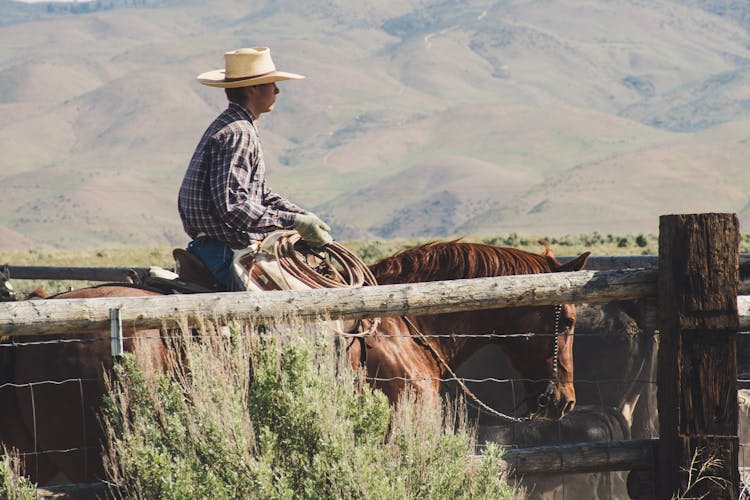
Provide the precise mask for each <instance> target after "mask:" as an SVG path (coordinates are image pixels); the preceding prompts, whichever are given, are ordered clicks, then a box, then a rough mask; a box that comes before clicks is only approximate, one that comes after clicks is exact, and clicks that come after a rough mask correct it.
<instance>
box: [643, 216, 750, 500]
mask: <svg viewBox="0 0 750 500" xmlns="http://www.w3.org/2000/svg"><path fill="white" fill-rule="evenodd" d="M739 237H740V236H739V221H738V219H737V216H736V215H735V214H697V215H665V216H662V217H661V218H660V220H659V278H658V306H659V312H658V315H659V319H658V321H659V332H660V338H659V367H658V372H657V382H658V389H657V394H658V408H659V428H660V430H659V433H660V435H659V446H658V450H657V470H656V472H657V476H656V489H657V495H658V498H663V499H670V498H672V497H673V495H675V494H685V493H686V491H685V490H686V489H687V488H688V487H691V489H690V491H689V492H687V493H689V494H688V495H686V496H689V497H691V498H695V497H700V498H702V497H701V495H703V494H706V495H707V496H706V498H712V499H713V498H722V499H732V500H735V499H736V498H737V497H738V495H739V470H738V449H739V439H738V437H737V420H738V408H737V360H736V349H735V341H736V335H737V330H738V327H739V318H738V314H737V283H738V266H739ZM708 459H718V460H719V461H720V465H719V466H718V467H717V468H714V469H712V470H709V471H707V472H706V475H708V476H713V478H718V481H712V480H709V479H704V480H702V481H699V482H698V483H697V484H696V483H695V481H696V479H697V477H696V476H697V475H698V474H697V470H696V469H695V468H696V467H698V468H700V466H701V465H703V464H705V463H706V460H708ZM691 467H693V470H694V472H693V474H692V481H691V480H690V479H691V477H690V476H689V473H688V471H689V470H690V468H691ZM689 482H691V483H692V485H691V484H689Z"/></svg>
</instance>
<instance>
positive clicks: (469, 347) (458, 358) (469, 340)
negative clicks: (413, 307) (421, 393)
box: [410, 313, 486, 370]
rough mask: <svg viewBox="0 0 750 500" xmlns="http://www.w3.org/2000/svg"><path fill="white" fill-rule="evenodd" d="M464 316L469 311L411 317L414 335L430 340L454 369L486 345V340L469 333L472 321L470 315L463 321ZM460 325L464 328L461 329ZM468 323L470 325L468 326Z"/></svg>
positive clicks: (431, 344)
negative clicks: (482, 340)
mask: <svg viewBox="0 0 750 500" xmlns="http://www.w3.org/2000/svg"><path fill="white" fill-rule="evenodd" d="M463 316H468V315H467V313H454V314H441V315H438V316H421V317H418V318H411V319H410V321H411V323H412V325H413V327H414V329H416V331H413V332H412V336H414V337H416V338H418V339H420V340H421V341H423V342H428V343H429V344H430V347H431V349H433V350H434V351H435V352H436V353H437V354H438V355H439V356H440V358H441V359H442V360H443V361H444V362H445V363H446V364H447V365H448V366H449V367H450V368H451V369H453V370H455V369H457V368H458V367H459V366H461V364H462V363H463V362H464V361H466V360H467V359H469V358H470V357H471V356H472V354H474V353H475V352H477V351H478V350H479V349H481V348H482V347H483V346H484V345H486V342H484V343H483V342H479V341H478V340H479V339H477V337H473V336H469V335H467V333H471V331H472V330H471V326H470V325H471V322H470V321H468V317H467V320H466V321H462V320H461V317H463ZM469 317H470V316H469ZM453 325H455V326H453ZM458 325H460V326H461V327H462V328H460V329H459V327H458ZM467 325H469V326H468V328H467V327H466V326H467ZM422 335H424V338H422Z"/></svg>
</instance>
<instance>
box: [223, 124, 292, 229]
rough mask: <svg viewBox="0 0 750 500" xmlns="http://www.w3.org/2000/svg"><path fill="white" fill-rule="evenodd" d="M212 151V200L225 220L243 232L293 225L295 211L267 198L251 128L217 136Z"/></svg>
mask: <svg viewBox="0 0 750 500" xmlns="http://www.w3.org/2000/svg"><path fill="white" fill-rule="evenodd" d="M210 150H211V156H212V162H211V163H212V169H211V171H210V172H209V176H210V180H209V185H210V193H211V201H212V203H213V205H214V208H215V209H216V212H217V216H218V217H219V218H220V219H221V220H222V222H224V223H225V224H227V225H228V226H230V227H231V228H233V229H235V230H237V231H243V232H270V231H274V230H276V229H290V228H292V226H293V224H294V213H293V211H290V210H285V209H284V207H283V206H278V207H276V206H271V205H268V204H267V202H266V200H265V198H264V195H265V191H266V188H265V179H261V178H258V177H259V176H258V172H257V147H255V142H254V141H253V138H252V137H251V135H250V132H249V131H247V130H233V131H231V133H226V134H221V135H218V136H214V138H212V140H211V144H210Z"/></svg>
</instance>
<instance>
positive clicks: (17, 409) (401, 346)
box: [0, 242, 588, 484]
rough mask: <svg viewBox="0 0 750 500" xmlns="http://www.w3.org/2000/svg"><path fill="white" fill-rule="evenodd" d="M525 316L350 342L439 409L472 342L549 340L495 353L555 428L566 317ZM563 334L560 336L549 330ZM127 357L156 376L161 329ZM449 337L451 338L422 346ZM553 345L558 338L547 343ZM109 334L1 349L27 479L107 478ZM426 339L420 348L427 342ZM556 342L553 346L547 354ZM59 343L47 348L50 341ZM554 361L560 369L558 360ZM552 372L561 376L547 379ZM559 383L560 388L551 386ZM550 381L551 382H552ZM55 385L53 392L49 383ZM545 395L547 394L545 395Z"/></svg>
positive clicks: (567, 404)
mask: <svg viewBox="0 0 750 500" xmlns="http://www.w3.org/2000/svg"><path fill="white" fill-rule="evenodd" d="M587 257H588V254H584V255H582V256H580V257H579V258H577V259H575V260H574V261H572V262H569V263H567V264H564V265H563V264H560V263H559V262H558V261H557V260H556V259H555V258H554V257H553V256H552V254H551V252H549V251H546V252H545V253H544V254H543V255H536V254H531V253H528V252H522V251H519V250H514V249H508V248H496V247H490V246H486V245H476V244H469V243H458V242H453V243H436V244H430V245H426V246H422V247H419V248H416V249H413V250H408V251H405V252H402V253H400V254H397V255H395V256H393V257H391V258H389V259H385V260H383V261H381V262H379V263H377V264H374V265H373V266H372V270H373V271H374V273H375V275H376V276H377V279H378V281H379V282H380V283H383V284H387V283H406V282H416V281H430V280H445V279H458V278H475V277H486V276H497V275H505V274H524V273H540V272H555V271H575V270H579V269H581V268H582V267H583V265H584V263H585V261H586V258H587ZM145 295H158V294H157V293H155V292H152V291H148V290H141V289H137V288H133V287H129V286H99V287H93V288H86V289H81V290H76V291H73V292H67V293H63V294H60V295H57V296H55V297H53V298H52V300H54V299H68V298H93V297H116V296H145ZM559 311H560V312H559V313H558V314H557V316H559V317H556V313H555V307H534V308H532V307H525V308H514V309H499V310H492V311H478V312H465V313H453V314H440V315H435V316H421V317H412V318H384V319H383V320H382V322H381V324H380V326H379V328H378V330H377V332H376V334H375V335H374V336H371V337H368V338H367V339H366V340H365V344H366V345H367V348H366V349H365V352H364V353H363V352H362V349H361V345H362V344H361V343H359V342H352V344H351V346H350V349H349V355H350V358H351V362H352V364H353V365H359V364H360V363H361V361H362V360H364V361H365V363H366V367H367V375H368V377H369V378H370V381H371V383H372V384H373V385H375V386H376V387H379V388H380V389H382V390H383V391H384V393H385V394H386V395H387V396H388V398H389V399H390V401H391V402H393V403H395V402H397V401H398V398H399V396H400V395H401V393H402V392H403V390H404V388H405V387H406V386H407V384H410V385H411V386H413V387H414V388H415V389H416V390H417V392H418V393H419V394H420V395H421V396H422V397H423V399H425V400H427V401H432V402H434V401H437V400H438V398H439V389H440V385H441V384H440V380H439V379H441V378H445V377H446V374H447V373H449V372H450V370H453V369H455V368H456V367H457V366H458V365H460V364H461V363H462V362H464V361H465V360H466V359H467V358H468V357H469V356H470V355H471V354H472V353H473V352H475V351H476V350H477V349H479V348H481V347H482V346H484V345H487V344H488V343H489V342H491V341H498V339H497V338H494V337H489V338H488V337H486V336H479V337H474V336H470V335H473V334H486V333H493V334H502V333H526V332H538V333H546V334H549V335H543V336H524V337H515V338H509V339H501V340H500V345H501V346H502V347H503V349H505V351H506V352H507V353H508V354H509V356H510V357H511V359H512V362H513V364H514V366H515V368H516V369H517V370H518V371H519V373H520V374H521V375H522V376H523V377H524V378H525V379H528V381H529V382H527V384H528V390H529V393H530V394H535V395H536V394H545V395H546V396H545V397H546V398H547V399H548V400H549V404H547V405H542V406H543V407H542V408H531V410H532V411H534V412H536V413H537V414H538V415H539V416H541V417H544V418H553V419H558V418H562V417H563V416H564V415H565V414H567V413H568V412H570V410H572V408H573V405H574V404H575V393H574V390H573V360H572V350H571V346H572V337H570V334H572V333H573V324H574V323H575V310H574V307H573V306H569V305H565V306H562V307H561V308H560V309H559ZM556 323H557V324H558V325H559V329H557V330H556V328H555V324H556ZM124 333H125V336H126V338H127V341H126V344H125V349H126V350H127V351H130V352H134V353H136V359H137V360H138V362H139V364H140V365H141V366H142V367H144V368H145V370H144V371H145V372H150V373H155V372H158V371H160V370H163V369H164V368H165V366H166V357H167V356H168V354H169V353H168V351H167V347H166V346H165V344H164V343H163V342H162V340H161V338H160V332H159V331H158V330H135V331H133V330H131V331H126V332H124ZM434 334H452V337H451V338H450V339H446V338H435V337H430V336H429V335H434ZM552 334H560V335H559V336H558V335H552ZM109 336H110V333H109V331H103V332H97V333H92V334H86V335H69V336H65V340H69V341H68V342H63V343H61V342H59V340H60V336H59V335H57V336H54V337H52V336H42V337H34V338H31V337H23V338H20V339H17V340H18V342H19V343H22V344H25V345H22V346H15V347H13V348H12V349H10V348H4V349H0V356H2V357H3V358H2V359H0V369H1V371H0V377H1V378H0V408H3V411H1V412H0V441H1V442H2V443H4V444H6V445H7V446H13V447H16V448H18V449H19V450H20V451H21V452H22V453H24V454H25V455H24V458H25V466H26V469H25V470H26V472H27V474H29V475H30V476H31V477H32V479H33V480H35V481H37V482H39V483H40V484H50V483H54V482H57V481H62V482H90V481H94V480H98V479H101V478H103V477H104V471H103V466H102V459H101V442H102V431H101V427H100V421H99V417H98V415H99V411H100V405H101V400H102V396H103V395H104V394H105V390H106V388H105V384H104V375H103V373H105V372H107V371H108V370H110V369H111V368H112V364H113V360H112V356H111V352H110V342H109ZM423 336H424V337H423ZM555 338H558V340H559V343H558V344H557V348H555ZM53 339H54V340H56V342H50V343H44V342H45V341H49V340H53ZM555 359H557V364H556V363H555V362H554V360H555ZM556 367H559V376H558V377H555V376H554V373H555V372H556ZM555 379H556V380H555ZM549 380H553V382H552V383H548V381H549ZM50 381H54V383H50ZM545 390H547V392H545Z"/></svg>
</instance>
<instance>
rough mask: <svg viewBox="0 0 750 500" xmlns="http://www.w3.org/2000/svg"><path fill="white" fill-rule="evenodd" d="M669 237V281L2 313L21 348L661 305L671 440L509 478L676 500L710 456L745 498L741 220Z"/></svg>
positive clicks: (665, 410) (684, 224)
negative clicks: (627, 481) (595, 484)
mask: <svg viewBox="0 0 750 500" xmlns="http://www.w3.org/2000/svg"><path fill="white" fill-rule="evenodd" d="M660 229H661V233H660V256H659V267H658V271H655V270H645V269H640V270H616V271H580V272H576V273H563V274H561V275H557V276H553V275H549V276H546V275H545V276H524V277H512V278H511V277H500V278H483V279H477V280H465V281H464V280H459V281H452V282H435V283H426V284H419V285H413V284H412V285H387V286H380V287H373V288H363V289H360V290H357V291H356V292H357V293H353V292H352V291H351V290H343V291H342V290H316V291H310V292H273V293H268V294H261V295H252V296H247V295H246V294H231V295H222V294H217V295H213V294H204V295H192V296H167V297H159V298H149V299H148V300H146V299H143V298H138V299H135V298H131V299H126V298H118V299H93V300H89V301H85V302H80V301H79V302H76V301H72V300H71V301H56V302H55V303H53V302H34V303H32V302H19V303H12V304H4V305H2V306H1V307H0V334H2V335H13V336H21V335H24V334H34V333H40V332H44V331H46V330H48V329H49V328H50V327H54V328H55V329H56V331H60V332H63V331H65V330H66V329H68V330H75V331H85V330H90V329H97V328H102V327H109V326H110V325H111V324H112V323H113V322H112V318H118V320H117V321H121V322H122V324H123V325H126V326H127V325H130V324H133V323H134V322H137V323H138V325H139V326H140V327H154V328H160V327H162V326H163V325H164V322H168V321H172V320H176V319H179V318H184V317H185V316H187V319H188V321H196V320H199V318H200V317H201V316H208V317H227V318H228V317H235V318H252V319H254V320H258V319H260V320H263V321H274V319H276V318H279V317H283V316H285V315H289V314H294V315H298V316H300V317H302V318H303V319H304V318H307V319H310V320H314V319H316V318H318V317H319V316H320V314H321V311H325V313H326V314H327V315H328V316H329V317H330V318H332V319H348V318H358V317H363V316H388V315H402V314H410V315H419V314H435V313H441V312H448V311H454V310H472V309H473V310H478V309H485V308H497V307H509V306H525V305H551V304H557V303H560V302H574V303H587V304H591V303H607V302H612V301H623V300H639V301H647V300H655V301H656V304H657V310H658V311H659V312H658V314H654V313H653V309H652V312H651V313H647V314H645V318H646V320H645V321H646V323H650V324H651V325H654V324H655V325H656V330H657V331H658V335H659V339H660V342H659V344H660V350H659V362H660V363H659V367H660V368H659V374H658V387H659V390H658V396H659V398H658V407H659V419H660V425H659V429H660V431H659V432H660V433H659V439H658V440H636V441H632V440H631V441H627V442H608V443H600V444H592V443H585V444H575V443H574V444H569V445H565V446H556V447H546V448H543V447H536V448H533V449H517V450H511V451H510V452H509V453H508V454H507V455H506V458H507V462H508V466H509V467H510V468H512V469H514V470H515V471H516V473H519V474H534V473H539V472H564V473H576V472H591V471H611V470H622V471H638V473H637V474H635V475H633V476H632V477H633V479H632V481H631V483H632V489H631V494H633V495H634V496H635V497H636V498H670V497H671V495H672V494H673V493H674V492H676V491H678V490H684V488H685V487H686V486H687V477H686V473H685V472H684V468H685V467H689V466H690V465H691V463H690V460H691V459H692V457H693V454H694V453H695V452H696V450H698V449H702V450H704V451H706V450H707V451H708V452H709V453H710V455H712V456H714V457H717V458H720V459H721V460H722V464H723V466H722V470H721V471H719V472H717V476H718V477H720V478H722V479H723V480H724V481H726V482H725V483H719V485H718V486H717V484H714V483H710V484H707V486H708V489H707V490H705V492H706V493H710V494H711V497H712V498H737V497H738V495H739V488H740V481H739V463H738V453H739V446H740V443H739V438H738V435H737V425H738V411H737V408H738V404H737V379H738V376H737V365H736V363H735V362H733V360H735V359H736V355H735V354H736V347H735V346H736V333H737V331H738V330H739V329H740V328H747V327H748V326H750V325H748V320H749V319H750V318H748V316H747V314H746V312H744V311H745V310H746V309H747V306H745V305H744V304H745V301H744V299H742V298H740V299H738V297H737V282H738V267H739V254H738V244H737V243H738V238H739V228H738V223H737V219H736V217H734V216H732V215H728V214H704V215H698V216H665V217H663V218H662V220H661V228H660ZM738 301H739V303H740V306H739V308H740V312H741V313H742V314H738ZM111 311H117V313H114V314H113V313H112V312H111ZM113 331H115V332H117V331H118V329H117V328H114V330H113ZM656 456H658V457H660V459H659V460H658V462H657V461H656V460H655V457H656ZM655 477H656V478H658V481H655V480H654V478H655ZM656 488H658V489H656ZM694 493H696V492H691V494H694ZM697 493H701V491H698V492H697Z"/></svg>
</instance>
